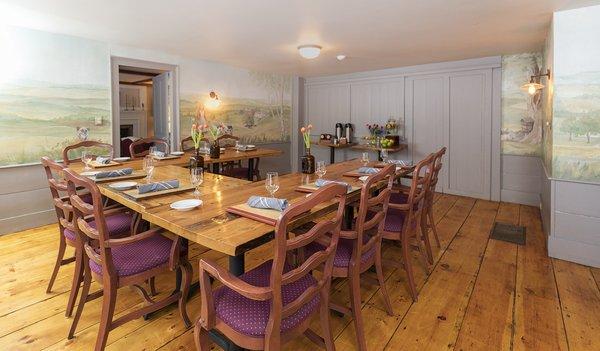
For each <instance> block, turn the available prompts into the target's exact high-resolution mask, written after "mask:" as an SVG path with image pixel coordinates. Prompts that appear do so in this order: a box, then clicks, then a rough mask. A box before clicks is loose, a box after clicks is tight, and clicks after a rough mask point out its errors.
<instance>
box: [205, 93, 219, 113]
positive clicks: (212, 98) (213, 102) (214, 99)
mask: <svg viewBox="0 0 600 351" xmlns="http://www.w3.org/2000/svg"><path fill="white" fill-rule="evenodd" d="M208 96H209V99H208V100H207V101H206V102H205V103H204V106H206V107H208V108H209V109H211V110H214V109H217V108H219V106H221V100H219V96H218V95H217V93H215V92H214V91H211V92H210V94H209V95H208Z"/></svg>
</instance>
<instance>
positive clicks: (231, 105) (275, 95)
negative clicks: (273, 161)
mask: <svg viewBox="0 0 600 351" xmlns="http://www.w3.org/2000/svg"><path fill="white" fill-rule="evenodd" d="M246 74H247V77H244V78H246V79H247V83H248V85H249V86H251V87H253V90H254V91H253V92H252V94H247V95H252V96H253V97H237V96H227V95H225V94H219V99H220V100H221V105H220V106H219V107H218V108H216V109H209V108H205V113H206V115H205V116H206V119H207V123H208V124H216V123H223V124H225V125H226V126H229V127H231V129H232V133H233V134H234V135H235V136H238V137H240V139H241V141H242V142H243V143H253V144H260V143H269V142H287V141H289V140H290V129H291V113H292V104H291V95H292V80H291V77H289V76H281V75H275V74H270V73H261V72H251V71H248V72H247V73H246ZM230 94H235V92H230ZM245 95H246V94H245ZM207 100H208V93H204V94H199V93H190V92H188V93H183V94H182V95H181V99H180V106H179V108H180V113H181V134H182V135H181V137H182V138H185V137H187V136H189V134H190V127H191V124H192V121H193V119H194V117H195V115H196V111H197V109H198V108H199V107H200V108H202V107H203V105H204V102H206V101H207Z"/></svg>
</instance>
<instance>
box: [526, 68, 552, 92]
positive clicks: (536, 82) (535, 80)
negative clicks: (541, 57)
mask: <svg viewBox="0 0 600 351" xmlns="http://www.w3.org/2000/svg"><path fill="white" fill-rule="evenodd" d="M544 76H546V77H548V79H550V70H549V69H548V70H546V73H544V74H535V75H533V76H531V78H530V79H529V83H526V84H523V85H522V86H521V89H523V90H525V91H526V92H527V93H528V94H529V95H535V93H537V91H538V90H541V89H544V87H545V86H544V84H540V79H541V78H542V77H544Z"/></svg>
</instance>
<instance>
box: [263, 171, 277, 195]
mask: <svg viewBox="0 0 600 351" xmlns="http://www.w3.org/2000/svg"><path fill="white" fill-rule="evenodd" d="M265 188H266V189H267V191H268V192H269V194H271V197H275V192H276V191H277V190H279V175H278V174H277V172H268V173H267V180H266V182H265Z"/></svg>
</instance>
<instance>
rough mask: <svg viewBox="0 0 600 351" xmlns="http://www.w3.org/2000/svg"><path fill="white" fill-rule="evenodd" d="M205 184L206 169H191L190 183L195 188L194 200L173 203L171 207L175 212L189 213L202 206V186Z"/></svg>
mask: <svg viewBox="0 0 600 351" xmlns="http://www.w3.org/2000/svg"><path fill="white" fill-rule="evenodd" d="M203 182H204V169H203V168H202V167H195V168H190V183H191V184H192V186H193V189H194V192H193V193H192V195H193V196H194V198H193V199H184V200H179V201H175V202H173V203H171V204H170V205H169V207H170V208H171V209H173V210H175V211H180V212H187V211H191V210H193V209H195V208H197V207H200V206H202V204H203V201H202V200H200V195H202V194H201V193H200V186H201V185H202V183H203Z"/></svg>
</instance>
